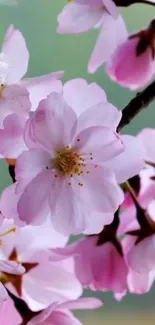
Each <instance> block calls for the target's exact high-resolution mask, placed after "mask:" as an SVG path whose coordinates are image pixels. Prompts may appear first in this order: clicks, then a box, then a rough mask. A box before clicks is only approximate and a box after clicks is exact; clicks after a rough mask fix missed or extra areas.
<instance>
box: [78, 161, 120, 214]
mask: <svg viewBox="0 0 155 325" xmlns="http://www.w3.org/2000/svg"><path fill="white" fill-rule="evenodd" d="M88 170H89V171H90V173H89V174H87V173H86V174H84V173H83V174H82V176H77V178H76V179H75V177H74V179H73V181H72V187H73V190H74V193H75V195H76V196H77V197H78V199H79V200H80V201H81V202H83V203H85V204H87V205H88V206H89V207H90V208H92V209H93V210H94V212H95V211H97V212H102V213H105V212H106V213H107V212H108V213H113V212H115V211H116V210H117V208H118V206H119V205H120V204H121V203H122V201H123V194H122V191H121V190H120V188H119V186H118V185H117V183H116V181H115V177H114V175H113V173H112V171H110V170H109V169H107V168H104V167H101V166H99V165H98V167H97V168H94V167H93V166H91V165H90V166H89V167H88ZM79 182H80V183H82V184H83V186H79V185H78V184H79Z"/></svg>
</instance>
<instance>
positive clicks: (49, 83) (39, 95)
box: [20, 71, 64, 111]
mask: <svg viewBox="0 0 155 325" xmlns="http://www.w3.org/2000/svg"><path fill="white" fill-rule="evenodd" d="M63 74H64V73H63V71H59V72H54V73H49V74H47V75H44V76H40V77H37V78H29V79H24V80H22V81H21V82H20V84H22V85H24V86H25V87H26V88H27V90H28V92H29V94H30V101H31V105H32V106H31V110H32V111H34V110H35V109H36V108H37V106H38V104H39V102H40V101H41V100H42V99H45V98H46V97H47V96H48V95H49V94H50V93H52V92H53V91H54V92H58V93H60V92H61V90H62V82H61V81H60V80H58V79H60V78H61V77H63Z"/></svg>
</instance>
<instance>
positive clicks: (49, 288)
mask: <svg viewBox="0 0 155 325" xmlns="http://www.w3.org/2000/svg"><path fill="white" fill-rule="evenodd" d="M42 255H43V257H42V256H41V253H40V254H39V253H38V256H40V261H41V263H40V265H39V266H38V267H36V268H34V269H33V270H31V271H30V272H29V273H27V274H25V275H24V277H23V296H24V300H26V302H27V303H28V305H29V306H30V308H31V309H32V310H33V311H38V310H41V309H43V308H45V307H47V306H49V304H52V303H55V302H60V303H63V302H65V301H68V300H71V299H77V298H78V297H79V296H80V295H81V294H82V286H81V284H80V282H79V281H78V280H77V278H76V276H75V274H74V271H72V269H70V260H71V261H72V259H71V258H69V259H66V260H65V264H66V266H64V261H62V262H61V261H60V262H54V263H53V262H49V261H48V256H47V259H45V258H44V255H45V252H42ZM43 258H44V259H43ZM72 262H73V261H72ZM51 275H52V276H51Z"/></svg>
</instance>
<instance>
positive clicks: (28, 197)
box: [17, 171, 54, 225]
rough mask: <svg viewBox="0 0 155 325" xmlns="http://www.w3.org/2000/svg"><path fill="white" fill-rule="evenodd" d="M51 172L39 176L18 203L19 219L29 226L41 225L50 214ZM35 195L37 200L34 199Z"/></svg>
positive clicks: (30, 184) (29, 185) (26, 189)
mask: <svg viewBox="0 0 155 325" xmlns="http://www.w3.org/2000/svg"><path fill="white" fill-rule="evenodd" d="M52 177H54V175H53V176H52V173H51V172H48V171H45V172H42V173H40V174H38V175H37V176H36V177H35V178H34V179H33V180H32V181H31V182H30V183H29V184H28V185H27V186H26V188H25V190H24V192H23V194H22V195H21V197H20V199H19V202H18V206H17V209H18V213H19V218H20V219H21V220H22V221H25V222H26V223H27V224H36V225H39V224H40V223H43V221H44V220H46V218H47V215H48V213H49V205H48V195H49V193H50V190H51V186H52ZM34 193H35V199H34Z"/></svg>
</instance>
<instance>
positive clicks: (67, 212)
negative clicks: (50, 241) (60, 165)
mask: <svg viewBox="0 0 155 325" xmlns="http://www.w3.org/2000/svg"><path fill="white" fill-rule="evenodd" d="M53 190H54V192H55V193H53V192H51V196H50V208H51V213H52V216H51V219H52V224H53V226H54V227H55V229H56V230H57V231H58V232H60V233H62V234H64V235H70V234H74V235H77V234H80V233H81V232H83V231H84V230H85V229H86V228H87V218H88V216H89V215H88V216H87V211H85V207H84V206H82V205H81V202H80V201H79V200H78V199H77V198H76V197H75V194H74V192H73V190H72V187H71V186H70V185H69V184H68V182H67V181H63V182H61V181H60V183H59V184H58V180H57V187H56V188H54V189H53Z"/></svg>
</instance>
